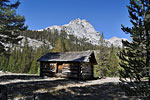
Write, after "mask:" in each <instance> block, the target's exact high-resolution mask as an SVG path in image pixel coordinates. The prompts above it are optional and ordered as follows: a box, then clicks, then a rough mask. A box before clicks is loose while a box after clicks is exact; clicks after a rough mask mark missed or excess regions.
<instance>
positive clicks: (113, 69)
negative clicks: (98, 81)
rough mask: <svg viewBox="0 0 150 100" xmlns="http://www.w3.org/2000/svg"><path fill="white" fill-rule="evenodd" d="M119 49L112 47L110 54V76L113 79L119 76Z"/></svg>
mask: <svg viewBox="0 0 150 100" xmlns="http://www.w3.org/2000/svg"><path fill="white" fill-rule="evenodd" d="M117 51H118V50H117V49H116V48H115V47H114V46H113V45H111V50H110V54H109V59H108V60H109V67H108V74H109V76H111V77H114V76H119V69H120V66H119V58H118V57H117Z"/></svg>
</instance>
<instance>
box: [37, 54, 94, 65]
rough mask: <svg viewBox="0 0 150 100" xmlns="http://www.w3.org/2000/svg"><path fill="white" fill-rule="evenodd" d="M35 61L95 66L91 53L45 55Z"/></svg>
mask: <svg viewBox="0 0 150 100" xmlns="http://www.w3.org/2000/svg"><path fill="white" fill-rule="evenodd" d="M37 61H48V62H91V63H93V64H97V61H96V59H95V55H94V52H93V51H81V52H64V53H59V52H57V53H47V54H46V55H44V56H42V57H40V58H39V59H38V60H37Z"/></svg>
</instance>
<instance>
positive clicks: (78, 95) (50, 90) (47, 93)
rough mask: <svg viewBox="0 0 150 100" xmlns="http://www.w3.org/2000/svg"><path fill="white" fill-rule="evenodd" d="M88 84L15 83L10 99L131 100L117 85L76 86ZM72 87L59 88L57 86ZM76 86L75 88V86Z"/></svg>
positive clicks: (9, 92)
mask: <svg viewBox="0 0 150 100" xmlns="http://www.w3.org/2000/svg"><path fill="white" fill-rule="evenodd" d="M82 83H86V82H83V81H77V80H68V79H60V80H49V81H39V82H28V83H21V82H20V83H13V84H9V85H8V86H7V87H8V98H10V99H14V98H16V97H22V99H21V98H20V99H19V100H93V99H95V100H129V99H128V98H127V96H125V93H124V92H123V91H122V90H121V88H120V87H119V85H118V84H117V83H104V84H97V85H88V86H76V85H75V84H82ZM67 84H71V85H72V86H70V87H66V88H58V89H55V87H57V86H66V85H67ZM73 85H75V86H73Z"/></svg>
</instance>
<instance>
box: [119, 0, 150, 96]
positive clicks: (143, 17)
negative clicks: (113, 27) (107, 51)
mask: <svg viewBox="0 0 150 100" xmlns="http://www.w3.org/2000/svg"><path fill="white" fill-rule="evenodd" d="M127 8H128V12H129V17H130V22H131V23H132V25H133V26H132V28H129V27H125V26H123V25H122V30H123V31H124V32H125V33H127V34H130V36H131V38H132V41H131V42H128V41H123V45H124V48H123V50H122V51H121V52H120V55H119V57H120V59H121V63H120V66H121V67H122V68H123V69H122V70H121V71H120V78H121V81H122V83H123V84H122V86H123V89H124V90H125V91H126V93H127V94H128V95H134V96H135V95H136V96H139V97H145V98H150V84H149V83H148V82H147V81H145V82H143V81H142V80H143V79H149V82H150V74H149V73H150V15H149V14H150V0H130V4H129V5H128V6H127Z"/></svg>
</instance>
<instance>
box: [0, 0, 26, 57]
mask: <svg viewBox="0 0 150 100" xmlns="http://www.w3.org/2000/svg"><path fill="white" fill-rule="evenodd" d="M19 4H20V2H19V1H17V2H16V3H14V4H12V3H11V2H10V0H0V54H1V53H4V52H5V43H9V44H14V43H17V42H18V41H19V40H21V38H19V37H18V36H19V34H20V31H23V30H25V29H26V28H27V27H25V26H24V21H25V19H24V17H23V16H20V15H19V14H17V13H16V9H17V8H18V6H19Z"/></svg>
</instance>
